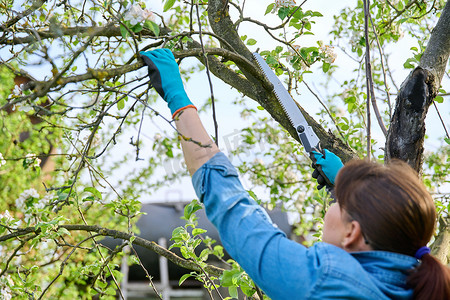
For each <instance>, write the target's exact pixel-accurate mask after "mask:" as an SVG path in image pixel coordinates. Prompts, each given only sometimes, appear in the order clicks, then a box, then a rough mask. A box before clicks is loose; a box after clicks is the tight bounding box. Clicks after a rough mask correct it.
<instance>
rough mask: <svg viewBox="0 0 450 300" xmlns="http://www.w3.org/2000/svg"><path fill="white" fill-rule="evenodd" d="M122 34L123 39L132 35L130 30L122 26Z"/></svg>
mask: <svg viewBox="0 0 450 300" xmlns="http://www.w3.org/2000/svg"><path fill="white" fill-rule="evenodd" d="M120 34H121V35H122V37H123V38H127V36H129V35H130V33H129V32H128V30H127V29H126V28H125V26H123V25H120Z"/></svg>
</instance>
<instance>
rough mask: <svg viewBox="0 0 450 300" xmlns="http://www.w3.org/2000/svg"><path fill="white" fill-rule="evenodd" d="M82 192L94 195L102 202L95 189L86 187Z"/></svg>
mask: <svg viewBox="0 0 450 300" xmlns="http://www.w3.org/2000/svg"><path fill="white" fill-rule="evenodd" d="M84 192H88V193H91V194H92V195H94V196H95V197H97V198H98V199H100V200H102V193H100V192H99V191H98V190H97V189H96V188H94V187H92V186H88V187H87V188H85V189H84Z"/></svg>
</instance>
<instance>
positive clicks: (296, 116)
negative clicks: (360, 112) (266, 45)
mask: <svg viewBox="0 0 450 300" xmlns="http://www.w3.org/2000/svg"><path fill="white" fill-rule="evenodd" d="M253 57H254V58H255V59H256V62H257V63H258V65H259V67H260V69H261V70H262V71H263V73H264V75H265V76H266V78H267V79H268V80H269V81H270V83H272V84H273V91H274V93H275V96H276V97H277V99H278V101H279V102H280V104H281V107H282V108H283V110H284V111H285V113H286V115H287V116H288V118H289V121H290V122H291V124H292V126H294V128H295V129H296V130H297V134H298V137H299V138H300V141H301V143H302V145H303V147H304V148H305V151H306V152H308V154H309V155H310V157H311V159H312V160H313V162H315V159H314V156H313V155H312V154H311V152H312V151H317V152H320V153H323V151H322V148H321V147H320V140H319V138H318V137H317V135H316V133H315V132H314V130H313V129H312V127H311V126H309V124H308V122H307V121H306V119H305V117H304V116H303V114H302V112H301V111H300V109H299V108H298V106H297V104H296V103H295V101H294V99H292V97H291V95H290V94H289V92H288V91H287V90H286V88H285V87H284V86H283V84H282V83H281V81H280V79H278V76H277V75H275V73H274V72H273V71H272V69H271V68H270V67H269V65H268V64H267V63H266V61H265V60H264V58H262V57H261V55H259V53H256V52H254V53H253ZM318 171H319V173H322V171H321V170H320V168H318ZM322 175H323V177H324V179H325V181H326V183H327V185H329V186H333V184H332V183H331V182H330V181H329V179H328V178H327V177H326V176H325V174H322Z"/></svg>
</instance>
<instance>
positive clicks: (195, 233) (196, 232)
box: [192, 228, 207, 236]
mask: <svg viewBox="0 0 450 300" xmlns="http://www.w3.org/2000/svg"><path fill="white" fill-rule="evenodd" d="M205 232H207V230H206V229H202V228H195V229H194V230H192V235H193V236H196V235H199V234H202V233H205Z"/></svg>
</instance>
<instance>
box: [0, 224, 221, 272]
mask: <svg viewBox="0 0 450 300" xmlns="http://www.w3.org/2000/svg"><path fill="white" fill-rule="evenodd" d="M58 228H65V229H67V230H69V231H75V230H79V231H86V232H96V233H98V234H100V235H102V236H109V237H113V238H115V239H122V240H127V241H129V240H130V239H133V238H134V241H133V244H135V245H139V246H141V247H144V248H146V249H149V250H152V251H153V252H155V253H157V254H158V255H161V256H164V257H165V258H167V259H168V260H170V261H171V262H173V263H174V264H176V265H178V266H180V267H183V268H186V269H189V270H193V271H196V272H202V270H201V268H200V267H199V266H198V265H197V264H196V263H194V262H192V261H189V260H186V259H184V258H181V257H179V256H178V255H176V254H175V253H173V252H171V251H169V250H167V249H165V248H163V247H161V246H160V245H158V244H157V243H155V242H153V241H149V240H146V239H143V238H140V237H135V236H134V235H132V234H129V233H125V232H122V231H117V230H112V229H108V228H104V227H100V226H96V225H81V224H80V225H59V226H58ZM56 230H58V229H56ZM40 231H41V229H40V228H35V227H27V228H24V229H19V230H17V231H15V232H13V233H10V234H6V235H3V236H0V242H2V241H7V240H9V239H12V238H16V237H20V236H23V235H27V234H30V233H35V234H39V233H40ZM205 270H206V271H207V272H208V273H209V274H211V275H214V276H220V275H221V274H222V273H223V271H224V270H223V269H221V268H218V267H215V266H212V265H209V266H207V267H206V268H205Z"/></svg>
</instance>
